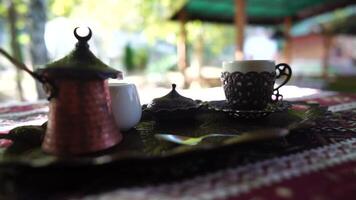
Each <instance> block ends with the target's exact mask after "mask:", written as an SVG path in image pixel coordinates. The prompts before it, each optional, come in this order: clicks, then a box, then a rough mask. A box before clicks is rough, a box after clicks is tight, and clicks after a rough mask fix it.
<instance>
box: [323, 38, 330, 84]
mask: <svg viewBox="0 0 356 200" xmlns="http://www.w3.org/2000/svg"><path fill="white" fill-rule="evenodd" d="M323 43H324V55H323V69H322V70H323V71H322V76H323V78H324V79H325V80H326V79H327V78H328V68H329V51H330V48H331V43H332V36H331V35H330V34H324V36H323Z"/></svg>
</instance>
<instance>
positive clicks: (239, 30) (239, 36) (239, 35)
mask: <svg viewBox="0 0 356 200" xmlns="http://www.w3.org/2000/svg"><path fill="white" fill-rule="evenodd" d="M245 24H246V14H245V0H235V27H236V51H235V59H236V60H242V59H243V58H244V55H243V48H244V46H243V45H244V31H245Z"/></svg>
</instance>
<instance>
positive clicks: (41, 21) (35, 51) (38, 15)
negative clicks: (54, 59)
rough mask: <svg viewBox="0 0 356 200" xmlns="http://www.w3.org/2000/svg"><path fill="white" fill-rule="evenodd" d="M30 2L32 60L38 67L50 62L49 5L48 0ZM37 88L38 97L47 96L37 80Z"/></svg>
mask: <svg viewBox="0 0 356 200" xmlns="http://www.w3.org/2000/svg"><path fill="white" fill-rule="evenodd" d="M29 4H30V5H29V8H30V9H29V13H28V16H29V20H28V22H29V23H28V31H29V34H30V38H31V42H30V51H31V61H32V66H33V68H34V69H36V68H37V67H38V66H39V65H44V64H46V63H47V62H48V53H47V49H46V44H45V41H44V32H45V25H46V21H47V6H46V0H31V1H30V2H29ZM36 88H37V93H38V97H39V98H40V99H42V98H45V97H46V95H45V93H44V90H43V88H42V84H41V83H39V82H37V81H36Z"/></svg>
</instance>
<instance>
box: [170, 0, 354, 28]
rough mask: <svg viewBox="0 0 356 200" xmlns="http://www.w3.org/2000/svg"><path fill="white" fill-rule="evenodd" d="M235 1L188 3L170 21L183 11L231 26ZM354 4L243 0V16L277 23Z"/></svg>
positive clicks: (324, 0)
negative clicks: (244, 7)
mask: <svg viewBox="0 0 356 200" xmlns="http://www.w3.org/2000/svg"><path fill="white" fill-rule="evenodd" d="M234 3H235V1H234V0H188V1H187V2H186V4H185V5H184V6H183V7H182V8H181V9H180V10H179V11H177V12H176V13H175V14H174V16H173V17H172V19H179V14H180V13H181V12H186V14H187V17H188V20H195V19H197V20H202V21H210V22H227V23H231V22H232V21H233V18H234V13H235V6H234ZM350 4H356V2H355V1H354V0H246V15H247V17H248V21H249V23H252V24H277V23H281V22H282V21H283V19H284V18H285V17H288V16H290V17H292V19H294V20H300V19H303V18H306V17H310V16H312V15H316V14H319V13H322V12H325V11H330V10H333V9H335V8H339V7H344V6H346V5H350Z"/></svg>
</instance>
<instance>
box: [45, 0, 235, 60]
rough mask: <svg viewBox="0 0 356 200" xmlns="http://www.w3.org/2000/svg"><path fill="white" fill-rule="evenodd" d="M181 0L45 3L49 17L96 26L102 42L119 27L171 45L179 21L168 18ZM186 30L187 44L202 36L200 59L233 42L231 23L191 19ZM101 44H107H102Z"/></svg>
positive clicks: (55, 1) (214, 55)
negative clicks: (103, 37) (220, 23)
mask: <svg viewBox="0 0 356 200" xmlns="http://www.w3.org/2000/svg"><path fill="white" fill-rule="evenodd" d="M185 1H186V0H155V1H152V0H130V1H125V0H117V1H113V0H101V1H95V0H85V1H84V0H66V1H63V0H51V1H50V2H51V3H50V4H49V5H50V10H51V13H52V15H53V16H68V17H70V18H72V19H73V20H75V21H77V22H81V23H84V24H85V23H86V24H90V25H91V26H96V27H95V29H97V30H100V32H101V33H102V34H103V35H105V40H106V41H113V40H114V38H110V37H115V35H114V34H112V33H113V32H117V31H118V30H120V31H126V32H136V33H137V32H138V33H142V34H143V35H144V36H145V37H146V39H147V40H148V41H149V43H150V44H151V45H153V44H155V43H156V42H157V41H165V42H168V43H170V44H173V45H175V44H176V39H177V37H176V36H177V34H178V33H179V31H180V30H179V24H178V23H177V22H175V21H171V20H169V18H170V16H171V15H172V14H173V13H174V12H175V11H176V10H178V9H179V8H180V7H181V6H182V5H183V4H184V3H185ZM187 32H188V35H187V37H188V46H195V45H197V44H194V43H196V42H198V41H200V40H198V39H197V38H199V37H203V38H204V46H203V48H204V49H203V50H204V54H206V53H207V54H209V56H204V61H206V60H209V59H210V60H212V59H213V58H217V57H218V55H220V54H221V53H222V52H223V50H224V49H225V48H226V47H227V46H231V45H234V38H235V37H234V28H233V26H229V25H217V24H206V23H202V22H200V21H193V22H189V23H188V24H187ZM104 42H105V41H104ZM189 43H191V44H189ZM105 45H110V44H103V46H105ZM198 45H199V44H198ZM125 48H126V47H125ZM151 48H152V46H151ZM124 51H125V49H124ZM189 52H192V51H189ZM188 57H189V56H188ZM231 58H233V54H231ZM162 59H163V58H162ZM123 60H124V59H123ZM153 61H156V62H159V60H153ZM157 66H158V65H157Z"/></svg>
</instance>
